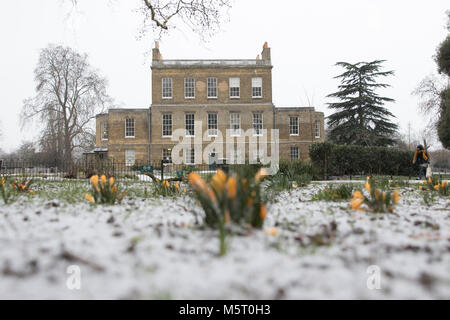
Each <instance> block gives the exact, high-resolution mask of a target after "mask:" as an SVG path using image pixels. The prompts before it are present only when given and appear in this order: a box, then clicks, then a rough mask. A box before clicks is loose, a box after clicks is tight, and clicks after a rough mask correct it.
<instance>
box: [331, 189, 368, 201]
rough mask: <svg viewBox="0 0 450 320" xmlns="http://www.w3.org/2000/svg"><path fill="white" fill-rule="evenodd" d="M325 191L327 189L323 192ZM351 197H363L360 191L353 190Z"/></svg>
mask: <svg viewBox="0 0 450 320" xmlns="http://www.w3.org/2000/svg"><path fill="white" fill-rule="evenodd" d="M325 191H327V190H326V189H325V190H324V192H325ZM353 198H355V199H364V196H363V194H362V193H361V191H355V192H353Z"/></svg>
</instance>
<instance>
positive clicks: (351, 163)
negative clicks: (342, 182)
mask: <svg viewBox="0 0 450 320" xmlns="http://www.w3.org/2000/svg"><path fill="white" fill-rule="evenodd" d="M309 154H310V157H311V162H312V166H313V170H314V171H315V172H317V173H318V174H319V175H320V176H321V177H323V178H325V179H326V178H327V177H328V176H343V175H364V176H370V175H372V174H379V175H382V174H384V175H396V176H413V175H416V174H417V172H418V170H419V167H418V165H417V164H416V165H413V164H412V159H413V156H414V153H413V152H411V151H407V150H400V149H395V148H387V147H364V146H347V145H336V144H332V143H328V142H325V143H316V144H312V145H311V146H310V149H309Z"/></svg>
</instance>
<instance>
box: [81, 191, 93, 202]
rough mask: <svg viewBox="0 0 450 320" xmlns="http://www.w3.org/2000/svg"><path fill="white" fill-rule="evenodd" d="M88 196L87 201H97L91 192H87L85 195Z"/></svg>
mask: <svg viewBox="0 0 450 320" xmlns="http://www.w3.org/2000/svg"><path fill="white" fill-rule="evenodd" d="M84 197H85V198H86V200H87V201H89V202H90V203H95V199H94V197H93V196H91V195H90V194H89V193H86V195H85V196H84Z"/></svg>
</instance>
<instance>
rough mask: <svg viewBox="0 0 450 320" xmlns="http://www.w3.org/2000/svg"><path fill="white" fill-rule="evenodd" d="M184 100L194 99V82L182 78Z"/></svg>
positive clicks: (192, 79)
mask: <svg viewBox="0 0 450 320" xmlns="http://www.w3.org/2000/svg"><path fill="white" fill-rule="evenodd" d="M184 98H185V99H194V98H195V80H194V78H184Z"/></svg>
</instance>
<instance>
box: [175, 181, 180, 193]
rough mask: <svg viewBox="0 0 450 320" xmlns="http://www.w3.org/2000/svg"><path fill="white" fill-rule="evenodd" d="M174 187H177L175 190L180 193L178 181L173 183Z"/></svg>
mask: <svg viewBox="0 0 450 320" xmlns="http://www.w3.org/2000/svg"><path fill="white" fill-rule="evenodd" d="M175 189H177V191H178V192H179V193H181V190H180V183H179V182H177V183H175Z"/></svg>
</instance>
